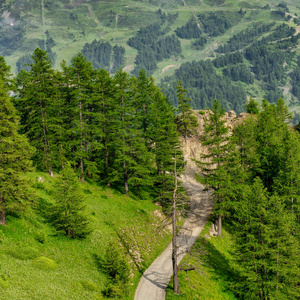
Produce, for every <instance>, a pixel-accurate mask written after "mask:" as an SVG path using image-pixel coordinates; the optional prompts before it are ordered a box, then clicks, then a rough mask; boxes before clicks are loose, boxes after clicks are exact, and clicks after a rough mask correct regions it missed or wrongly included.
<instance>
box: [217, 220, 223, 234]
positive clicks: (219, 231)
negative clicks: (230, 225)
mask: <svg viewBox="0 0 300 300" xmlns="http://www.w3.org/2000/svg"><path fill="white" fill-rule="evenodd" d="M218 236H222V216H220V215H219V216H218Z"/></svg>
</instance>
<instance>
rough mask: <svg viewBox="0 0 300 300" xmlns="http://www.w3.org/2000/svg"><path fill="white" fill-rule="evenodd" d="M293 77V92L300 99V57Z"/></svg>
mask: <svg viewBox="0 0 300 300" xmlns="http://www.w3.org/2000/svg"><path fill="white" fill-rule="evenodd" d="M291 77H292V85H293V88H292V93H293V95H294V96H296V97H297V98H298V99H299V98H300V58H298V61H297V65H296V66H295V67H294V71H293V73H292V75H291Z"/></svg>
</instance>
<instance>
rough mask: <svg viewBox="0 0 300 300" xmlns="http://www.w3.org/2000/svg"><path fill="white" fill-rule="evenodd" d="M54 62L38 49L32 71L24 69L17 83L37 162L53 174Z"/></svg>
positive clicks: (24, 123)
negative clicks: (52, 66) (52, 64)
mask: <svg viewBox="0 0 300 300" xmlns="http://www.w3.org/2000/svg"><path fill="white" fill-rule="evenodd" d="M53 74H54V71H53V70H52V69H51V61H50V59H49V57H48V55H47V53H46V52H45V51H43V50H41V49H39V48H37V49H36V50H35V51H34V53H33V55H32V63H31V65H30V71H29V72H26V71H21V72H20V73H19V75H18V78H17V82H18V85H19V87H20V89H19V93H18V97H17V98H16V100H15V103H16V107H17V108H18V109H19V110H21V112H22V113H21V124H22V131H21V132H22V133H26V135H27V137H28V138H29V140H30V143H31V145H33V146H34V147H35V148H36V150H37V151H36V154H35V156H34V158H33V159H34V162H35V165H36V166H37V167H38V168H39V169H41V170H44V171H48V172H49V173H50V174H52V172H53V159H54V157H53V147H54V136H55V134H56V133H55V132H53V129H54V128H53V127H52V125H53V117H54V113H55V102H54V101H53V99H54V98H55V90H54V89H53V80H52V76H53Z"/></svg>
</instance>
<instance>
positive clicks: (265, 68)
mask: <svg viewBox="0 0 300 300" xmlns="http://www.w3.org/2000/svg"><path fill="white" fill-rule="evenodd" d="M244 55H245V58H247V59H248V60H249V61H250V63H251V64H252V71H253V72H254V73H255V75H256V78H257V79H258V80H263V81H264V87H265V89H266V98H267V99H268V100H269V101H270V102H276V100H277V99H278V98H281V97H282V91H281V90H280V89H279V86H282V85H284V84H285V82H286V73H285V69H284V63H285V62H286V61H290V59H291V56H292V55H291V54H289V53H287V52H283V51H281V50H278V49H274V48H271V47H268V46H265V45H263V46H258V47H251V48H247V49H246V51H245V54H244Z"/></svg>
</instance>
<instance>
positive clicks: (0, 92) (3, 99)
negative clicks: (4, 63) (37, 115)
mask: <svg viewBox="0 0 300 300" xmlns="http://www.w3.org/2000/svg"><path fill="white" fill-rule="evenodd" d="M1 77H5V74H3V73H2V74H1ZM8 89H9V87H8V86H5V85H4V83H3V80H2V79H1V78H0V141H1V142H0V157H1V159H0V178H1V180H0V224H1V225H5V217H6V212H11V213H15V214H17V213H19V212H21V211H22V210H24V209H25V207H26V204H28V200H29V198H30V193H29V192H28V183H27V182H26V181H25V180H23V179H22V176H21V175H22V173H23V172H27V171H30V170H32V168H31V165H32V164H31V161H30V159H31V157H32V155H33V149H32V147H31V146H30V145H29V143H28V140H27V139H26V138H25V137H24V136H22V135H20V134H19V133H18V129H19V128H18V118H17V115H16V110H15V108H14V106H13V104H12V102H11V101H10V98H9V96H8V95H7V90H8Z"/></svg>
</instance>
